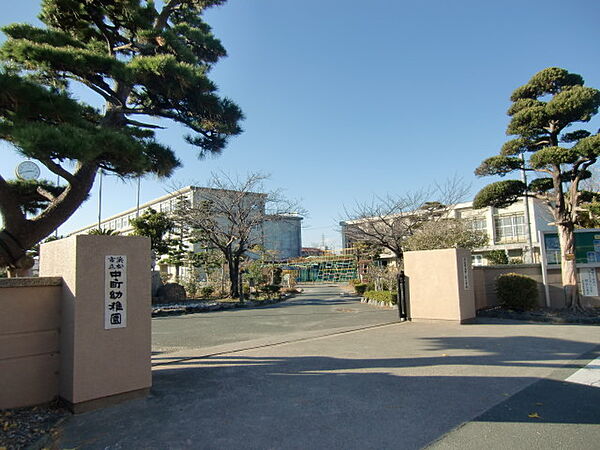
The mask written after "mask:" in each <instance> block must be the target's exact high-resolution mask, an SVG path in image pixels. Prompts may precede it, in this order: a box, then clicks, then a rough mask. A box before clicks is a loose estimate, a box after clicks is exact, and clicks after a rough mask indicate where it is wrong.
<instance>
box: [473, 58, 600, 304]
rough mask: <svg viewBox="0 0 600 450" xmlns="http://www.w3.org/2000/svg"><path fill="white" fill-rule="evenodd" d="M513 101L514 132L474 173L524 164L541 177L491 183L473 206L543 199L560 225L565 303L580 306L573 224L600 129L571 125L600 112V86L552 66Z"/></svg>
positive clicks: (598, 147)
mask: <svg viewBox="0 0 600 450" xmlns="http://www.w3.org/2000/svg"><path fill="white" fill-rule="evenodd" d="M511 101H512V102H513V103H512V105H511V106H510V108H509V109H508V115H509V116H510V117H511V120H510V123H509V125H508V128H507V130H506V133H507V134H508V135H510V136H515V137H514V139H511V140H509V141H508V142H506V143H505V144H504V145H503V146H502V149H501V151H500V154H499V155H498V156H492V157H491V158H488V159H486V160H484V161H483V162H482V164H481V165H480V166H479V167H478V168H477V170H476V171H475V173H476V174H477V175H479V176H485V175H500V176H504V175H506V174H508V173H511V172H515V171H516V172H520V171H521V170H524V171H527V172H534V173H536V174H538V175H540V177H538V178H535V179H533V181H532V182H531V183H530V184H529V185H528V186H526V185H525V183H523V182H522V181H519V180H506V181H498V182H495V183H492V184H490V185H488V186H486V187H484V188H483V189H482V190H481V191H480V192H479V193H478V194H477V196H476V197H475V199H474V201H473V206H474V207H475V208H482V207H486V206H495V207H505V206H507V205H510V204H512V203H514V202H516V201H517V199H518V198H519V196H522V195H529V196H531V197H536V198H539V199H541V200H542V201H544V202H545V203H546V204H547V205H548V207H549V208H550V210H551V211H552V214H553V216H554V221H555V224H556V227H557V228H558V235H559V240H560V246H561V272H562V284H563V287H564V291H565V296H566V301H567V305H568V306H570V307H571V308H573V309H579V308H581V304H580V298H579V294H578V291H577V273H576V270H575V259H574V255H575V237H574V229H575V226H576V225H577V224H578V221H579V219H580V215H579V210H580V205H581V203H582V202H583V201H584V198H583V197H584V196H583V195H582V192H581V188H580V183H581V181H582V180H584V179H586V178H588V177H589V176H590V172H589V170H588V168H589V167H590V166H591V165H592V164H594V163H595V162H596V159H597V158H598V155H599V154H600V135H599V134H598V133H595V134H594V133H592V132H590V131H587V130H584V129H576V130H571V131H567V129H568V128H569V127H571V126H573V125H574V124H576V123H577V122H589V121H590V119H591V118H592V117H593V116H594V115H595V114H596V113H597V112H598V107H599V106H600V91H598V90H596V89H593V88H590V87H586V86H584V81H583V78H582V77H581V76H580V75H577V74H573V73H569V72H568V71H566V70H564V69H561V68H557V67H551V68H548V69H544V70H542V71H540V72H538V73H537V74H535V75H534V76H533V77H532V78H531V80H529V82H528V83H526V84H524V85H523V86H521V87H519V88H517V89H516V90H515V91H514V92H513V93H512V96H511Z"/></svg>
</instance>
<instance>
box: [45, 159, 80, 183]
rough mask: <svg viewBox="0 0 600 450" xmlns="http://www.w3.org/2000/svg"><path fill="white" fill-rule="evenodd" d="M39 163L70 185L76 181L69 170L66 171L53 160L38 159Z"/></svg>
mask: <svg viewBox="0 0 600 450" xmlns="http://www.w3.org/2000/svg"><path fill="white" fill-rule="evenodd" d="M38 161H39V162H41V163H42V164H43V165H44V166H46V167H47V168H48V170H50V172H52V173H53V174H55V175H58V176H59V177H61V178H62V179H64V180H67V181H68V182H69V183H72V182H73V181H74V177H73V174H72V173H71V172H69V171H68V170H66V169H64V168H63V167H62V166H61V165H60V164H56V163H55V162H54V161H52V160H51V159H41V158H38Z"/></svg>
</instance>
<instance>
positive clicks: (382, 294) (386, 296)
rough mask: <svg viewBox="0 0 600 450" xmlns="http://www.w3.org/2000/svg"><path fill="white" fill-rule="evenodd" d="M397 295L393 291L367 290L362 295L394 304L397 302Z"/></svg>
mask: <svg viewBox="0 0 600 450" xmlns="http://www.w3.org/2000/svg"><path fill="white" fill-rule="evenodd" d="M397 295H398V294H397V293H396V292H394V291H367V292H365V293H364V297H365V298H368V299H369V300H375V301H378V302H384V303H388V304H390V305H395V304H396V303H397V300H398V297H397Z"/></svg>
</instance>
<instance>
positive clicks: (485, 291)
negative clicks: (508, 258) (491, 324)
mask: <svg viewBox="0 0 600 450" xmlns="http://www.w3.org/2000/svg"><path fill="white" fill-rule="evenodd" d="M504 273H518V274H521V275H526V276H528V277H531V278H533V279H534V280H535V281H536V282H537V284H538V294H539V295H538V304H539V305H540V306H546V294H545V291H544V284H543V279H542V269H541V265H540V264H515V265H512V264H509V265H501V266H478V267H474V268H473V275H474V280H475V283H474V286H475V306H476V308H477V309H478V310H479V309H483V308H487V307H490V306H495V305H497V304H498V299H497V297H496V292H495V288H496V278H498V276H500V275H502V274H504ZM596 276H597V277H598V269H596ZM548 284H549V292H550V306H551V307H552V308H564V307H565V300H564V295H563V289H562V282H561V275H560V269H555V268H552V269H548ZM598 285H599V286H600V281H599V282H598ZM582 300H583V301H582V303H583V304H584V305H585V306H600V297H583V299H582Z"/></svg>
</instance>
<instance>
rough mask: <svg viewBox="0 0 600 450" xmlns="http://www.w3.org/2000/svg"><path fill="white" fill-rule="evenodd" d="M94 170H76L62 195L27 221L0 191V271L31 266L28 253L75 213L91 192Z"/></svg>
mask: <svg viewBox="0 0 600 450" xmlns="http://www.w3.org/2000/svg"><path fill="white" fill-rule="evenodd" d="M96 169H97V165H96V164H95V163H93V162H90V163H86V164H84V165H82V166H81V167H79V169H78V170H77V172H76V174H75V175H74V176H73V179H72V180H71V181H70V184H69V185H68V186H67V188H66V189H65V190H64V191H63V192H62V194H60V195H59V196H58V197H57V198H56V200H55V201H54V202H53V203H52V204H50V206H48V207H47V208H46V209H45V210H44V211H42V212H41V213H40V214H39V215H38V216H37V217H34V218H32V219H26V218H25V215H24V214H23V213H22V211H21V210H20V209H19V208H17V206H16V204H15V202H14V199H12V198H10V193H7V192H6V191H5V190H3V189H0V212H1V213H2V216H3V218H4V229H2V230H1V231H0V244H1V245H0V267H11V268H15V269H24V270H25V269H29V268H30V267H32V266H33V259H32V258H31V257H29V256H28V255H27V254H26V252H27V250H29V249H30V248H32V247H33V246H34V245H35V244H37V243H38V242H41V241H42V240H43V239H44V238H46V237H48V236H49V235H50V234H52V232H53V231H54V230H56V228H58V227H59V226H60V225H62V224H63V223H64V222H65V221H66V220H67V219H68V218H69V217H71V215H72V214H73V213H74V212H75V211H77V208H79V207H80V206H81V204H82V203H83V202H84V201H85V200H86V198H87V196H88V194H89V192H90V190H91V189H92V186H93V184H94V179H95V178H96ZM3 183H4V184H6V183H5V182H4V181H3ZM7 196H8V197H7Z"/></svg>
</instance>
